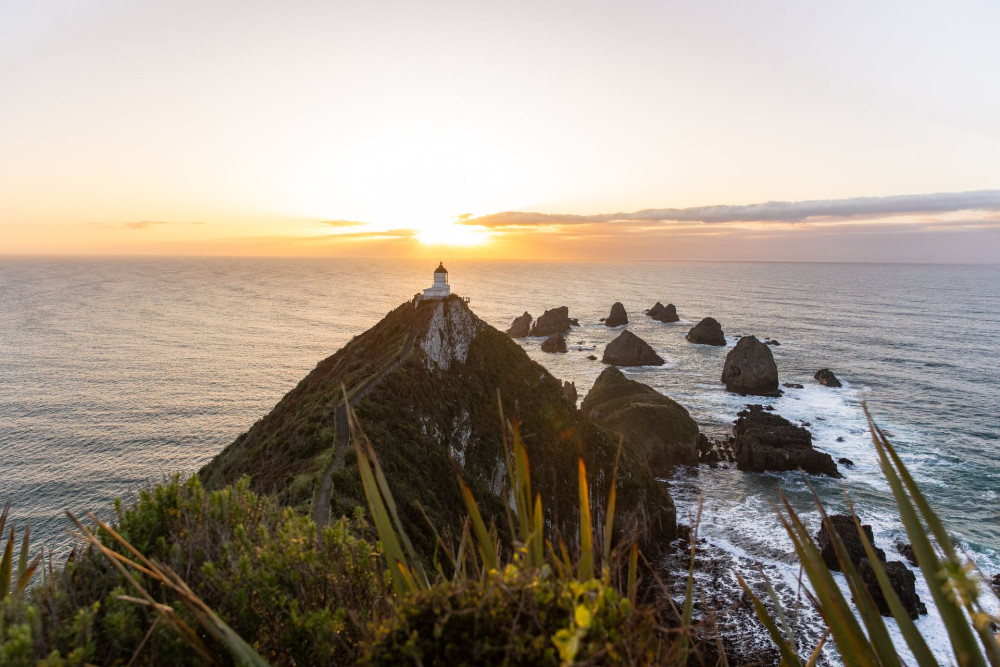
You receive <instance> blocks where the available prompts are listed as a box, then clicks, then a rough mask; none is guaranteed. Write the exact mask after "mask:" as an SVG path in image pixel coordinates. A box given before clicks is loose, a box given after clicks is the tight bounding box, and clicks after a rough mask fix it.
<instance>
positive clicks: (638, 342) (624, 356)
mask: <svg viewBox="0 0 1000 667" xmlns="http://www.w3.org/2000/svg"><path fill="white" fill-rule="evenodd" d="M602 361H603V362H604V363H606V364H613V365H615V366H662V365H663V364H665V363H666V362H665V361H664V360H663V358H662V357H660V356H659V355H658V354H656V351H655V350H653V348H651V347H650V346H649V344H648V343H647V342H646V341H644V340H643V339H641V338H639V337H638V336H636V335H635V334H634V333H632V332H631V331H628V330H626V331H623V332H621V335H619V336H618V338H615V339H614V340H613V341H611V342H610V343H608V346H607V347H606V348H604V358H603V359H602Z"/></svg>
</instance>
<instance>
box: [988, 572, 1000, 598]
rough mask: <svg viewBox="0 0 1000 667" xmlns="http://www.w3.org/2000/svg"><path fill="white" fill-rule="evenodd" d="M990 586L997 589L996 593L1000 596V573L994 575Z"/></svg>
mask: <svg viewBox="0 0 1000 667" xmlns="http://www.w3.org/2000/svg"><path fill="white" fill-rule="evenodd" d="M990 586H992V587H993V590H994V591H996V594H997V595H998V596H1000V574H995V575H993V579H991V580H990Z"/></svg>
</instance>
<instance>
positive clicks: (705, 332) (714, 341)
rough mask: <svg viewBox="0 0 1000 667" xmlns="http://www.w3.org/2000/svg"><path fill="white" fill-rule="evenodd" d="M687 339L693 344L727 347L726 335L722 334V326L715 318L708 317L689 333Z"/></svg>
mask: <svg viewBox="0 0 1000 667" xmlns="http://www.w3.org/2000/svg"><path fill="white" fill-rule="evenodd" d="M686 338H687V339H688V340H689V341H691V342H692V343H698V344H699V345H716V346H719V345H725V344H726V334H724V333H723V332H722V325H721V324H719V323H718V322H717V321H716V320H715V318H714V317H706V318H705V319H703V320H702V321H701V322H698V324H696V325H694V326H693V327H692V328H691V330H690V331H688V333H687V336H686Z"/></svg>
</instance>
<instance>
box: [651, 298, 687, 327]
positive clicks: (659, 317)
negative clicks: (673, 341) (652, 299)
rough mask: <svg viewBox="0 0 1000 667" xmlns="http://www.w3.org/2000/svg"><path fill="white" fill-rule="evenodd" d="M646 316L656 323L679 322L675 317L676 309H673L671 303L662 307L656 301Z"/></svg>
mask: <svg viewBox="0 0 1000 667" xmlns="http://www.w3.org/2000/svg"><path fill="white" fill-rule="evenodd" d="M646 314H647V315H649V316H650V317H652V318H653V319H654V320H656V321H657V322H677V321H679V320H680V318H679V317H678V316H677V308H675V307H674V304H672V303H668V304H667V305H666V306H664V305H663V304H662V303H660V302H659V301H657V302H656V305H654V306H653V307H652V308H650V309H649V310H647V311H646Z"/></svg>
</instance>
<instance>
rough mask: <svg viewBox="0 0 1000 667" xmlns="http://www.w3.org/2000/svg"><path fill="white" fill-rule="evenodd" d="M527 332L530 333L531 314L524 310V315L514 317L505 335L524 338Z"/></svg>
mask: <svg viewBox="0 0 1000 667" xmlns="http://www.w3.org/2000/svg"><path fill="white" fill-rule="evenodd" d="M529 333H531V315H530V314H529V313H528V311H524V315H521V316H520V317H515V318H514V321H513V322H512V323H511V325H510V328H509V329H507V335H508V336H510V337H511V338H524V337H526V336H527V335H528V334H529Z"/></svg>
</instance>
